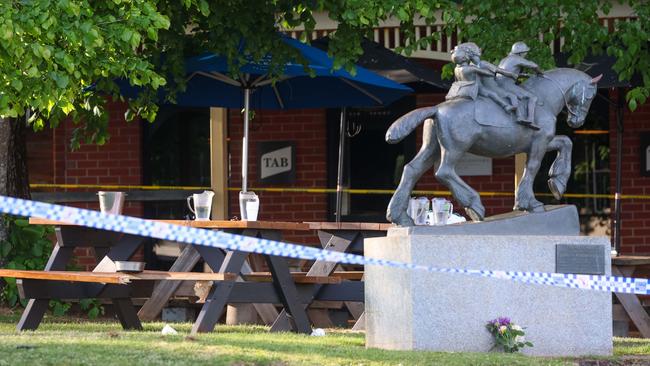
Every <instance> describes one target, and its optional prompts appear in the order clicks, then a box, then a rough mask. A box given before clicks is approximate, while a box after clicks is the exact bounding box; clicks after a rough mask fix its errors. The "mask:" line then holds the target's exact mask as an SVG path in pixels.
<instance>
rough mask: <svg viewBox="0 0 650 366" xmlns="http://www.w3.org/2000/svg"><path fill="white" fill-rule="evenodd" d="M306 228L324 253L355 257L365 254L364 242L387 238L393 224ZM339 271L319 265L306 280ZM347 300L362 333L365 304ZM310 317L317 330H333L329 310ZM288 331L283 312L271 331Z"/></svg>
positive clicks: (334, 224)
mask: <svg viewBox="0 0 650 366" xmlns="http://www.w3.org/2000/svg"><path fill="white" fill-rule="evenodd" d="M305 224H307V225H309V228H310V229H312V230H316V231H317V234H318V238H319V241H320V243H321V246H322V247H323V249H327V250H334V251H339V252H351V253H356V254H363V243H364V240H365V239H367V238H376V237H383V236H386V233H387V231H388V229H389V228H391V227H392V226H393V225H392V224H385V223H370V222H305ZM337 267H339V264H338V263H332V262H326V261H317V262H315V263H314V264H313V265H312V266H311V268H310V269H309V272H307V276H330V275H332V273H333V272H334V271H335V270H336V269H337ZM350 295H353V294H350ZM318 296H319V293H318V290H316V293H315V294H314V297H315V298H318ZM347 300H348V301H344V304H345V306H346V307H347V308H348V310H349V311H350V314H351V315H352V317H353V318H354V319H355V324H354V326H353V329H355V330H363V329H364V327H365V320H364V318H365V316H364V314H363V311H364V304H363V302H361V301H350V300H351V298H349V299H347ZM309 317H310V318H311V320H312V322H313V323H315V324H316V325H317V326H321V327H332V326H334V324H333V323H332V321H331V320H330V318H329V315H328V312H327V309H310V310H309ZM288 329H290V325H289V322H288V317H287V314H286V312H285V311H284V310H283V311H281V312H280V315H279V316H278V319H277V320H276V321H275V322H274V323H273V325H272V326H271V330H272V331H285V330H288Z"/></svg>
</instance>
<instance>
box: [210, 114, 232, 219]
mask: <svg viewBox="0 0 650 366" xmlns="http://www.w3.org/2000/svg"><path fill="white" fill-rule="evenodd" d="M227 122H228V110H227V109H225V108H210V187H211V188H212V191H213V192H214V198H213V200H212V220H227V219H228V144H227V137H228V136H227V132H228V130H227V125H226V124H227Z"/></svg>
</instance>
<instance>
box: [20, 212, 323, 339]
mask: <svg viewBox="0 0 650 366" xmlns="http://www.w3.org/2000/svg"><path fill="white" fill-rule="evenodd" d="M159 221H160V222H166V223H171V224H177V225H187V226H192V227H198V228H207V229H215V230H223V231H227V232H230V233H235V234H240V235H246V236H252V237H258V238H264V239H271V240H281V239H282V235H281V232H282V231H283V230H309V225H306V224H302V223H292V222H268V221H189V220H159ZM30 224H34V225H55V226H56V227H55V233H56V238H57V243H56V245H55V246H54V248H53V251H52V254H51V256H50V259H49V260H48V263H47V265H46V267H45V271H63V270H65V266H66V264H67V263H68V262H69V260H70V258H71V256H72V253H73V251H74V249H75V248H76V247H93V248H94V250H95V256H96V258H97V261H98V263H99V264H98V266H97V267H96V268H95V269H94V270H93V271H94V272H103V271H104V268H102V261H103V260H104V258H108V259H110V261H119V260H128V259H129V258H130V257H131V256H132V255H133V254H134V253H135V252H136V250H137V249H138V248H139V247H140V245H141V244H142V242H143V241H144V240H145V239H147V238H145V237H140V236H137V235H130V234H121V233H115V232H110V231H105V230H99V229H93V228H87V227H83V226H78V225H72V224H67V223H62V222H56V221H50V220H43V219H38V218H31V219H30ZM247 254H248V253H244V252H237V251H235V252H231V251H229V252H225V253H224V252H223V251H221V250H220V249H218V248H212V247H205V246H195V245H186V246H185V248H184V249H183V251H182V253H181V255H180V257H179V258H178V259H177V260H176V262H175V263H174V264H173V265H172V268H171V269H170V272H187V271H190V270H191V269H192V268H193V267H194V265H195V264H196V263H197V262H198V261H199V260H200V259H203V260H204V261H205V263H206V264H207V265H208V266H210V268H211V269H212V270H213V271H214V272H215V273H217V274H226V273H235V274H240V273H241V272H242V266H243V265H244V263H245V259H246V256H247ZM264 259H265V261H266V262H267V264H268V267H269V270H270V272H271V275H272V279H273V282H272V284H271V285H272V286H273V288H271V290H272V292H273V291H274V292H275V294H274V295H276V296H275V297H273V296H267V298H272V299H274V300H279V302H281V303H282V304H283V305H284V306H285V308H286V309H288V310H289V312H290V313H291V314H292V317H293V320H294V326H295V329H296V330H298V331H300V332H303V333H308V332H310V331H311V327H310V326H309V321H308V318H307V316H306V312H305V310H304V307H303V306H302V305H301V304H299V301H300V300H299V299H300V298H299V296H298V293H297V290H296V287H295V283H294V280H293V278H292V276H291V275H290V272H289V267H288V265H287V261H286V259H284V258H281V257H276V256H264ZM244 272H250V268H248V271H246V270H244ZM138 282H139V281H138ZM180 283H181V281H160V282H159V283H158V284H157V285H156V286H155V288H154V289H153V290H152V292H150V294H151V297H150V298H149V300H148V301H147V302H146V303H145V305H144V306H143V308H142V309H141V310H140V313H141V314H142V316H143V317H144V318H147V319H148V317H150V316H151V314H153V313H156V312H157V313H156V315H157V314H158V313H159V312H160V310H161V309H162V307H163V306H164V305H165V303H166V302H167V300H168V299H169V298H170V297H171V296H172V295H173V294H174V292H175V291H176V289H177V288H178V287H179V286H180ZM214 283H215V284H214V285H213V286H212V289H211V290H210V293H209V295H208V297H207V298H206V300H205V303H204V305H203V308H202V309H201V312H200V314H199V317H198V319H197V321H196V322H195V324H194V326H193V328H192V332H193V333H196V332H205V331H210V330H212V329H214V326H215V324H216V322H217V320H218V319H219V317H220V315H221V311H222V310H223V308H224V306H225V304H226V302H227V301H228V300H229V297H230V296H229V295H230V293H231V292H232V290H233V288H234V287H235V286H234V285H233V282H232V281H215V282H214ZM18 284H19V287H20V289H21V291H22V293H23V295H25V297H26V298H29V299H30V300H29V302H28V305H27V308H26V309H25V311H24V312H23V314H22V317H21V319H20V321H19V323H18V326H17V328H18V329H19V330H27V329H36V328H37V327H38V325H39V324H40V322H41V320H42V318H43V315H44V313H45V311H46V310H47V306H48V301H49V299H50V298H52V296H53V295H55V294H56V293H61V294H65V296H61V298H86V297H107V298H110V299H111V301H112V302H113V305H114V306H115V311H116V314H117V316H118V318H119V319H120V322H121V323H122V326H123V327H124V328H125V329H142V325H141V323H140V319H139V318H138V314H136V313H135V309H134V307H133V302H132V300H131V299H132V298H133V297H135V296H134V295H136V293H139V294H141V293H142V292H143V291H142V288H135V287H131V285H129V286H124V285H113V284H106V283H104V284H99V283H57V282H56V281H41V280H36V279H20V280H18ZM259 285H265V284H259ZM266 285H269V284H266ZM115 286H123V288H115ZM124 287H127V288H124ZM260 288H262V287H260ZM54 289H56V291H55V290H54ZM267 290H268V288H267ZM145 292H146V289H145ZM267 295H268V291H267ZM234 300H236V299H234ZM267 306H270V307H272V305H271V304H268V305H267ZM273 310H274V308H273ZM276 314H277V312H276Z"/></svg>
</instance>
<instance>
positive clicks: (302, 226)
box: [29, 217, 312, 230]
mask: <svg viewBox="0 0 650 366" xmlns="http://www.w3.org/2000/svg"><path fill="white" fill-rule="evenodd" d="M151 221H156V222H165V223H168V224H173V225H181V226H191V227H196V228H203V229H262V230H312V229H311V228H310V227H309V225H308V224H306V223H302V222H287V221H245V220H242V221H230V220H209V221H194V220H151ZM29 223H30V224H32V225H57V226H76V225H75V224H70V223H65V222H59V221H53V220H46V219H41V218H37V217H30V218H29Z"/></svg>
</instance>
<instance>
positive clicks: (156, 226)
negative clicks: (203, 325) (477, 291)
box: [0, 196, 650, 295]
mask: <svg viewBox="0 0 650 366" xmlns="http://www.w3.org/2000/svg"><path fill="white" fill-rule="evenodd" d="M0 213H6V214H11V215H17V216H27V217H37V218H42V219H47V220H53V221H59V222H64V223H69V224H75V225H80V226H86V227H90V228H96V229H103V230H109V231H116V232H120V233H125V234H131V235H138V236H143V237H151V238H156V239H164V240H169V241H176V242H182V243H188V244H195V245H203V246H208V247H215V248H221V249H224V250H238V251H244V252H250V253H259V254H267V255H274V256H282V257H289V258H296V259H306V260H317V261H328V262H336V263H342V264H358V265H376V266H388V267H393V268H401V269H410V270H420V271H427V272H433V273H458V274H465V275H470V276H475V277H486V278H496V279H507V280H513V281H518V282H524V283H532V284H542V285H551V286H557V287H565V288H576V289H586V290H596V291H605V292H619V293H634V294H643V295H649V294H650V287H649V286H648V280H647V279H641V278H626V277H614V276H596V275H578V274H564V273H542V272H523V271H492V270H473V269H458V268H435V267H429V266H424V265H418V264H413V263H405V262H398V261H391V260H385V259H377V258H369V257H364V256H361V255H356V254H350V253H342V252H336V251H329V250H323V249H316V248H311V247H306V246H301V245H295V244H288V243H283V242H279V241H274V240H268V239H259V238H253V237H248V236H241V235H234V234H228V233H225V232H222V231H213V230H205V229H197V228H193V227H189V226H180V225H174V224H169V223H164V222H156V221H151V220H144V219H140V218H136V217H130V216H123V215H110V214H105V213H102V212H99V211H92V210H85V209H80V208H74V207H68V206H60V205H53V204H49V203H44V202H37V201H29V200H24V199H19V198H14V197H6V196H0Z"/></svg>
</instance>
